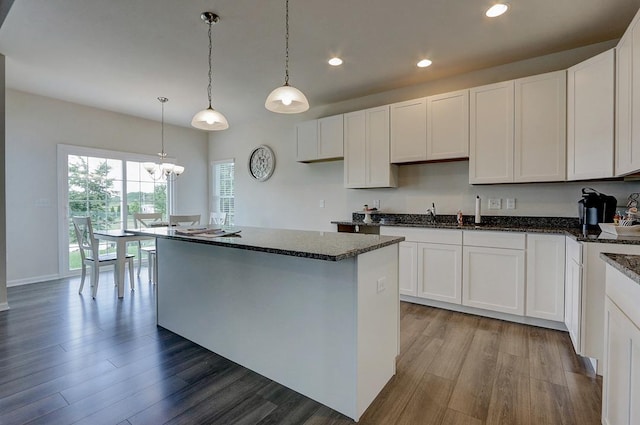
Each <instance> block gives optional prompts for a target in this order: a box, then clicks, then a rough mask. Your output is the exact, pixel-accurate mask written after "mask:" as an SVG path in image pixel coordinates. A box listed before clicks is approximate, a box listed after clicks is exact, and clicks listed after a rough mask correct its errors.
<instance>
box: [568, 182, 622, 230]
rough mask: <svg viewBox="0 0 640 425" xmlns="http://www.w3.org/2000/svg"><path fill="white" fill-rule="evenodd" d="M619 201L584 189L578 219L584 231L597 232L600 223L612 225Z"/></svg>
mask: <svg viewBox="0 0 640 425" xmlns="http://www.w3.org/2000/svg"><path fill="white" fill-rule="evenodd" d="M617 203H618V200H617V199H616V198H615V197H613V196H609V195H605V194H603V193H600V192H598V191H597V190H595V189H592V188H590V187H583V188H582V199H580V200H579V201H578V217H580V225H581V226H582V231H583V232H586V231H589V230H597V229H598V223H612V222H613V216H614V215H615V214H616V205H617Z"/></svg>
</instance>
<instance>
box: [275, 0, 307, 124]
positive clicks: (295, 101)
mask: <svg viewBox="0 0 640 425" xmlns="http://www.w3.org/2000/svg"><path fill="white" fill-rule="evenodd" d="M264 107H265V108H267V109H268V110H269V111H271V112H277V113H279V114H298V113H300V112H304V111H306V110H308V109H309V101H308V100H307V97H306V96H305V95H304V93H302V92H301V91H300V90H298V89H297V88H295V87H293V86H291V85H289V0H286V5H285V65H284V85H283V86H281V87H278V88H276V89H275V90H273V91H272V92H271V93H270V94H269V96H267V100H266V101H265V102H264Z"/></svg>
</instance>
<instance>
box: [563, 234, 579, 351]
mask: <svg viewBox="0 0 640 425" xmlns="http://www.w3.org/2000/svg"><path fill="white" fill-rule="evenodd" d="M565 253H566V254H565V277H564V324H565V326H566V327H567V330H568V331H569V337H571V342H572V343H573V348H574V349H575V351H576V353H577V354H582V345H581V341H582V337H581V323H582V244H581V243H580V242H578V241H576V240H574V239H571V238H566V251H565Z"/></svg>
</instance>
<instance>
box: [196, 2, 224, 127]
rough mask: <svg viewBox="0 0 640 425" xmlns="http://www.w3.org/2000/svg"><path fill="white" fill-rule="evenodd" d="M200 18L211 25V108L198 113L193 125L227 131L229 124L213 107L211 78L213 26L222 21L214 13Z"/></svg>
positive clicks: (209, 89)
mask: <svg viewBox="0 0 640 425" xmlns="http://www.w3.org/2000/svg"><path fill="white" fill-rule="evenodd" d="M200 18H202V20H203V21H204V22H205V23H206V24H207V25H209V85H208V86H207V97H208V98H209V107H208V108H206V109H203V110H202V111H200V112H198V113H196V114H195V115H194V116H193V119H192V120H191V125H192V126H193V127H195V128H198V129H200V130H207V131H215V130H226V129H227V128H229V122H228V121H227V119H226V118H225V117H224V115H222V114H221V113H220V112H218V111H216V110H215V109H213V107H212V106H211V78H212V76H213V66H212V62H211V52H212V49H213V44H212V42H211V26H212V25H213V24H215V23H217V22H218V21H220V17H219V16H218V15H216V14H215V13H213V12H202V14H201V15H200Z"/></svg>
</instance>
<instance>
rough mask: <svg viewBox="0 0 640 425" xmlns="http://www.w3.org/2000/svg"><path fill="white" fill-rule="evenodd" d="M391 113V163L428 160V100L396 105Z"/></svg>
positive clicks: (391, 109)
mask: <svg viewBox="0 0 640 425" xmlns="http://www.w3.org/2000/svg"><path fill="white" fill-rule="evenodd" d="M390 112H391V162H392V163H403V162H416V161H426V159H427V99H426V98H424V97H423V98H421V99H414V100H409V101H406V102H399V103H394V104H392V105H391V106H390Z"/></svg>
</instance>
